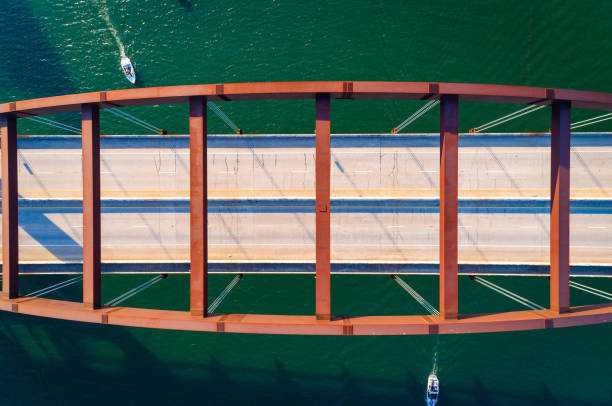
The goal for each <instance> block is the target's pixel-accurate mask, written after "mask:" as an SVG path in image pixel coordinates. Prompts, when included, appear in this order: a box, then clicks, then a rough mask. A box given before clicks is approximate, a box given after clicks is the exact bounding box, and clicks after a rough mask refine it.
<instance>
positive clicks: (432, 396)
mask: <svg viewBox="0 0 612 406" xmlns="http://www.w3.org/2000/svg"><path fill="white" fill-rule="evenodd" d="M439 393H440V381H438V377H437V376H436V374H429V378H427V393H426V394H425V404H426V405H427V406H435V404H436V403H437V402H438V394H439Z"/></svg>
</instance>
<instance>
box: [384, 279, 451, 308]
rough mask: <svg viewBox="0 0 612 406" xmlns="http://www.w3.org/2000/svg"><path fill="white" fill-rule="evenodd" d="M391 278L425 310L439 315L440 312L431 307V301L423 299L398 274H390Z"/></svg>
mask: <svg viewBox="0 0 612 406" xmlns="http://www.w3.org/2000/svg"><path fill="white" fill-rule="evenodd" d="M391 279H393V280H394V281H395V282H397V284H398V285H400V286H401V287H402V288H403V289H404V290H405V291H406V292H408V294H410V296H412V297H413V298H414V300H416V301H417V302H418V303H419V304H420V305H421V306H423V308H425V310H427V312H429V313H430V314H432V315H434V316H439V315H440V312H439V311H438V309H436V308H435V307H433V306H432V305H431V303H429V302H428V301H427V300H425V298H423V296H421V295H419V294H418V292H417V291H416V290H414V289H413V288H412V287H411V286H410V285H408V284H407V283H406V282H404V280H402V279H401V278H400V277H399V276H398V275H391Z"/></svg>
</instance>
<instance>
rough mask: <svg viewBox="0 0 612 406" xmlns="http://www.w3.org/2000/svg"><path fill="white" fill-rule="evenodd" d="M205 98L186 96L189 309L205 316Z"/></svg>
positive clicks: (206, 224)
mask: <svg viewBox="0 0 612 406" xmlns="http://www.w3.org/2000/svg"><path fill="white" fill-rule="evenodd" d="M206 136H207V123H206V97H203V96H192V97H190V98H189V160H190V161H189V173H190V175H189V176H190V180H189V186H190V192H189V193H190V194H189V196H190V200H189V215H190V217H189V218H190V233H191V234H190V235H191V237H190V239H191V249H190V255H191V259H190V261H191V264H190V266H191V268H190V274H189V278H190V279H189V280H190V309H191V314H192V315H193V316H202V317H206V316H207V315H208V201H207V199H208V191H207V162H206V153H207V149H206Z"/></svg>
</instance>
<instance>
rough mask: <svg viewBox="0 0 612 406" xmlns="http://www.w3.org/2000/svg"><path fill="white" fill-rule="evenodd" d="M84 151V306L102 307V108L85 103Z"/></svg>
mask: <svg viewBox="0 0 612 406" xmlns="http://www.w3.org/2000/svg"><path fill="white" fill-rule="evenodd" d="M81 132H82V134H83V136H82V140H83V141H82V142H83V147H82V153H83V305H84V307H85V308H87V309H99V308H100V307H101V306H102V303H101V294H100V293H101V292H100V290H101V276H100V272H101V269H100V268H101V252H100V251H101V242H102V241H101V234H100V225H101V222H100V108H99V107H98V105H97V104H94V103H88V104H83V105H82V106H81Z"/></svg>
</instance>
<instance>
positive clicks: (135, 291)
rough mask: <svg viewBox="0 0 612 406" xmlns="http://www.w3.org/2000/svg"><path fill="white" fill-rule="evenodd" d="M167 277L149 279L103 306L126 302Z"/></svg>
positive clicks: (165, 275)
mask: <svg viewBox="0 0 612 406" xmlns="http://www.w3.org/2000/svg"><path fill="white" fill-rule="evenodd" d="M167 277H168V274H161V275H158V276H156V277H155V278H153V279H151V280H149V281H146V282H145V283H143V284H141V285H138V286H136V287H135V288H134V289H130V290H128V291H127V292H125V293H124V294H122V295H120V296H117V297H116V298H114V299H113V300H111V301H109V302H107V303H105V304H104V306H117V305H118V304H119V303H121V302H124V301H126V300H128V299H129V298H131V297H132V296H134V295H136V294H138V293H140V292H142V291H143V290H145V289H147V288H148V287H150V286H153V285H155V284H156V283H157V282H159V281H161V280H162V279H166V278H167Z"/></svg>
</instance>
